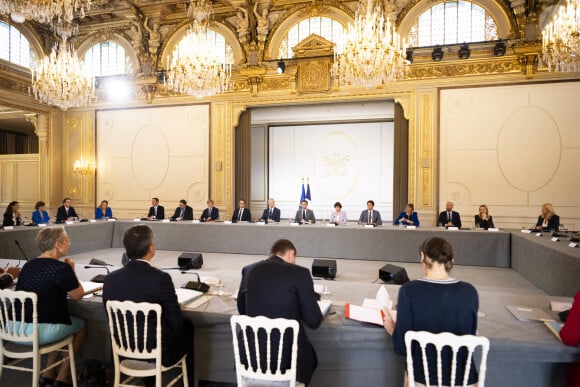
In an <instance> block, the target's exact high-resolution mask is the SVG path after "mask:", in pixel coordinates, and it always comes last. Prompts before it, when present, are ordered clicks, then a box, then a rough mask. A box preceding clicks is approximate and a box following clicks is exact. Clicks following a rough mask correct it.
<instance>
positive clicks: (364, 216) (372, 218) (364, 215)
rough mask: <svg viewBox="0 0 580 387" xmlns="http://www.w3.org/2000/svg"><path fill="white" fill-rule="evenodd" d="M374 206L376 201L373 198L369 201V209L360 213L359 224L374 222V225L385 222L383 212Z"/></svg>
mask: <svg viewBox="0 0 580 387" xmlns="http://www.w3.org/2000/svg"><path fill="white" fill-rule="evenodd" d="M374 208H375V202H374V201H373V200H369V201H368V202H367V209H366V210H363V211H362V212H361V213H360V216H359V218H358V224H372V225H373V226H381V225H382V224H383V220H382V219H381V213H380V212H379V211H377V210H375V209H374Z"/></svg>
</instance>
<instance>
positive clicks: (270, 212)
mask: <svg viewBox="0 0 580 387" xmlns="http://www.w3.org/2000/svg"><path fill="white" fill-rule="evenodd" d="M260 220H263V221H264V222H266V223H277V222H279V221H280V209H279V208H277V207H276V202H275V201H274V199H272V198H270V199H268V208H266V209H265V210H264V212H262V218H260Z"/></svg>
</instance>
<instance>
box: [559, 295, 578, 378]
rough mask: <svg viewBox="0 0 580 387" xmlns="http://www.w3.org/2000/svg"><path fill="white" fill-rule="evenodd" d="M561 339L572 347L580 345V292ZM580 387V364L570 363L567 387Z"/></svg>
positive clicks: (561, 332) (567, 373)
mask: <svg viewBox="0 0 580 387" xmlns="http://www.w3.org/2000/svg"><path fill="white" fill-rule="evenodd" d="M560 339H562V342H563V343H564V344H566V345H570V346H572V347H575V346H577V345H578V344H580V291H579V292H578V293H576V295H575V296H574V303H572V309H570V313H569V314H568V318H567V319H566V324H564V326H563V327H562V329H561V330H560ZM578 386H580V363H568V365H567V367H566V387H578Z"/></svg>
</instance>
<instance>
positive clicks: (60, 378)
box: [16, 227, 84, 386]
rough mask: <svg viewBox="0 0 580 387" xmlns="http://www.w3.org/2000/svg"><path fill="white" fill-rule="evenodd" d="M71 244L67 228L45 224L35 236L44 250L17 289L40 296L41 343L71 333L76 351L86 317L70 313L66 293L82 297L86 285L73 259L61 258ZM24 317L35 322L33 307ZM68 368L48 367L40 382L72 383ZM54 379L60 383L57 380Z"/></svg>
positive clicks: (52, 355)
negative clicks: (70, 314) (83, 284)
mask: <svg viewBox="0 0 580 387" xmlns="http://www.w3.org/2000/svg"><path fill="white" fill-rule="evenodd" d="M70 244H71V241H70V239H69V237H68V235H67V233H66V231H65V230H64V228H62V227H45V228H42V229H41V230H40V231H39V232H38V234H37V236H36V245H37V246H38V248H39V249H40V251H41V254H40V256H39V257H38V258H35V259H31V260H30V261H28V262H26V264H25V265H24V266H23V267H22V271H21V272H20V276H19V277H18V283H17V284H16V290H24V291H27V292H34V293H36V295H37V296H38V303H37V312H38V342H39V344H40V345H44V344H49V343H54V342H57V341H60V340H62V339H64V338H65V337H67V336H69V335H71V334H72V335H74V338H73V345H74V349H75V351H76V350H78V349H79V348H80V344H81V342H82V339H83V337H84V321H83V319H81V318H79V317H75V316H69V314H68V310H67V296H68V297H69V298H70V299H72V300H80V299H81V298H82V297H83V295H84V289H83V286H82V285H81V283H80V282H79V280H78V278H77V276H76V274H75V264H74V262H73V261H72V260H71V259H70V258H65V259H64V261H61V260H60V258H62V257H64V256H66V254H67V253H68V249H69V247H70ZM25 321H26V322H27V323H31V322H32V309H26V313H25ZM30 327H32V324H30ZM58 355H59V353H58V352H51V353H50V354H49V356H48V360H47V365H51V364H54V363H55V362H56V361H57V360H58ZM73 360H74V359H73ZM69 371H70V365H69V362H68V361H67V362H64V363H63V364H62V365H61V366H60V368H58V370H57V368H51V369H50V370H47V371H45V372H44V374H43V375H42V377H41V378H40V379H41V380H40V381H39V384H40V385H41V386H43V385H45V384H49V385H53V386H56V385H58V386H68V385H70V383H71V380H70V373H69ZM55 380H56V382H58V383H56V384H55Z"/></svg>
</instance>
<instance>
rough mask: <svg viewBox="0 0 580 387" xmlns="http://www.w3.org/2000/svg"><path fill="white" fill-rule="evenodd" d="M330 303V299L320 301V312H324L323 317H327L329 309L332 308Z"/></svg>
mask: <svg viewBox="0 0 580 387" xmlns="http://www.w3.org/2000/svg"><path fill="white" fill-rule="evenodd" d="M330 305H332V303H331V302H330V300H319V301H318V306H319V307H320V313H322V317H323V318H324V317H326V315H327V314H328V311H329V310H330Z"/></svg>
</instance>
